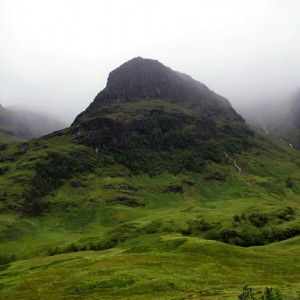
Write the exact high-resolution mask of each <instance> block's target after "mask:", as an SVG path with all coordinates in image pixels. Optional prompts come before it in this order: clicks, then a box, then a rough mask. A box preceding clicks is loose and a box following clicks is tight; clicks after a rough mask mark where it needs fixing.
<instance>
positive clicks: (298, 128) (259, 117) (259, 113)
mask: <svg viewBox="0 0 300 300" xmlns="http://www.w3.org/2000/svg"><path fill="white" fill-rule="evenodd" d="M242 115H243V116H244V117H245V119H246V121H247V123H249V124H250V125H252V126H254V127H256V128H257V129H259V130H260V131H262V132H264V133H265V134H269V135H271V136H274V137H277V138H278V139H279V140H281V141H282V142H284V143H286V144H288V145H290V146H293V147H296V148H300V89H298V90H296V91H295V92H294V93H293V94H292V95H291V96H290V97H288V98H287V99H286V100H284V101H281V102H278V103H275V104H272V105H270V104H262V105H260V106H257V107H252V108H251V109H248V110H245V111H244V112H242Z"/></svg>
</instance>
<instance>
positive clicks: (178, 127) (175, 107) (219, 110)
mask: <svg viewBox="0 0 300 300" xmlns="http://www.w3.org/2000/svg"><path fill="white" fill-rule="evenodd" d="M225 125H226V126H227V127H228V128H229V131H232V130H233V128H234V127H240V128H242V131H243V130H246V131H247V130H248V129H247V128H246V127H245V124H244V121H243V119H242V118H241V117H240V116H239V115H238V114H237V113H236V112H235V111H234V110H233V108H232V107H231V105H230V103H229V101H228V100H227V99H225V98H223V97H221V96H219V95H217V94H216V93H214V92H213V91H211V90H209V89H208V88H207V87H206V86H205V85H203V84H202V83H200V82H198V81H195V80H193V79H192V78H191V77H190V76H188V75H185V74H182V73H179V72H176V71H173V70H171V69H170V68H168V67H166V66H164V65H163V64H161V63H160V62H158V61H156V60H151V59H143V58H141V57H137V58H134V59H132V60H130V61H128V62H126V63H124V64H123V65H121V66H120V67H119V68H117V69H115V70H114V71H112V72H111V73H110V74H109V77H108V81H107V86H106V88H105V89H104V90H103V91H101V92H100V93H99V94H98V95H97V96H96V98H95V99H94V101H93V102H92V103H91V104H90V106H89V107H88V108H87V109H86V110H85V111H84V112H82V113H81V114H80V115H79V116H78V117H77V118H76V119H75V121H74V123H73V124H72V128H73V129H72V131H73V137H74V141H76V142H81V143H84V144H86V145H88V146H91V147H93V148H95V149H96V148H101V147H106V148H116V147H117V148H123V149H124V148H125V149H126V148H132V147H139V146H143V147H145V146H146V147H151V148H161V149H169V148H183V147H190V146H193V147H194V146H199V145H202V144H203V143H204V142H205V141H208V140H210V139H215V138H218V135H219V134H221V133H222V131H224V132H226V131H228V128H227V129H226V128H225V127H226V126H225ZM224 126H225V127H224ZM245 134H246V135H247V134H249V130H248V132H246V133H245Z"/></svg>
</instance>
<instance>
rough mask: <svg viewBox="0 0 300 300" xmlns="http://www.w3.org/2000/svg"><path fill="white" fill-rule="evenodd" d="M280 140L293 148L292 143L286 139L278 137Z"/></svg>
mask: <svg viewBox="0 0 300 300" xmlns="http://www.w3.org/2000/svg"><path fill="white" fill-rule="evenodd" d="M280 140H281V141H282V142H283V143H285V144H288V145H289V146H290V147H291V148H293V145H292V144H291V143H289V142H287V141H285V140H284V139H283V138H280Z"/></svg>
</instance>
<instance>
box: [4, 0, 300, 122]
mask: <svg viewBox="0 0 300 300" xmlns="http://www.w3.org/2000/svg"><path fill="white" fill-rule="evenodd" d="M299 14H300V1H299V0H273V1H264V0H251V1H246V0H245V1H243V0H236V1H233V0H223V1H222V0H219V1H217V0H207V1H204V0H203V1H202V0H195V1H193V0H185V1H179V0H159V1H156V0H151V1H149V0H147V1H144V0H127V1H124V0H123V1H122V0H119V1H117V0H106V1H105V0H103V1H101V0H98V1H96V0H95V1H93V0H26V1H23V0H19V1H18V0H0V41H1V47H0V103H2V104H3V105H4V106H9V105H21V106H23V107H27V108H31V109H34V110H37V111H47V112H48V113H50V114H52V115H54V116H56V117H57V118H59V119H65V120H67V121H68V122H71V121H72V120H73V119H74V117H75V116H76V115H77V114H78V113H80V112H81V111H82V110H84V109H85V108H86V107H87V106H88V104H89V103H90V102H91V101H92V100H93V98H94V97H95V96H96V94H97V93H98V92H99V91H100V90H102V89H103V88H104V87H105V84H106V79H107V76H108V73H109V72H110V71H111V70H113V69H114V68H116V67H118V66H119V65H120V64H122V63H123V62H125V61H128V60H129V59H131V58H133V57H135V56H142V57H145V58H153V59H158V60H159V61H161V62H162V63H164V64H165V65H167V66H169V67H171V68H172V69H174V70H178V71H180V72H184V73H187V74H189V75H191V76H192V77H193V78H194V79H196V80H199V81H201V82H202V83H204V84H206V85H207V86H208V87H209V88H210V89H212V90H214V91H215V92H217V93H219V94H221V95H223V96H225V97H226V98H228V99H229V100H230V102H231V103H232V104H233V106H234V107H235V108H237V109H238V108H239V107H240V106H241V105H242V104H245V105H248V104H249V105H250V104H251V105H252V104H253V103H257V102H259V101H263V102H264V101H275V100H276V101H277V100H280V99H284V98H286V97H287V96H288V95H289V94H291V93H292V92H293V90H295V89H296V88H299V87H300V17H299V16H300V15H299Z"/></svg>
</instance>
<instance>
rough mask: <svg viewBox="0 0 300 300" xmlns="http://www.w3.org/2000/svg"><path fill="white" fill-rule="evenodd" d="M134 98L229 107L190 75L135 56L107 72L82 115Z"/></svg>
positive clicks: (92, 113) (226, 101)
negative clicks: (104, 81) (99, 88)
mask: <svg viewBox="0 0 300 300" xmlns="http://www.w3.org/2000/svg"><path fill="white" fill-rule="evenodd" d="M137 99H144V100H151V99H169V100H173V101H177V102H184V103H185V102H187V101H196V102H197V103H198V104H201V103H202V104H203V105H204V106H205V105H208V106H215V107H216V108H218V107H219V108H220V107H222V108H221V109H223V107H225V108H226V109H231V105H230V103H229V101H228V100H227V99H225V98H223V97H221V96H219V95H217V94H216V93H214V92H213V91H211V90H210V89H208V88H207V87H206V86H205V85H204V84H202V83H200V82H198V81H196V80H194V79H192V78H191V77H190V76H189V75H186V74H184V73H180V72H177V71H174V70H172V69H171V68H169V67H166V66H165V65H163V64H162V63H160V62H159V61H157V60H153V59H144V58H142V57H136V58H133V59H131V60H129V61H128V62H126V63H124V64H122V65H121V66H120V67H118V68H116V69H115V70H113V71H112V72H110V74H109V76H108V80H107V85H106V87H105V89H104V90H103V91H101V92H100V93H99V94H98V95H97V96H96V97H95V99H94V101H93V102H92V103H91V104H90V106H89V107H88V108H87V109H86V111H85V112H83V113H82V114H80V115H79V116H78V117H77V118H76V120H75V122H74V124H76V123H78V121H79V120H80V119H81V117H82V116H87V115H95V114H97V112H99V111H100V110H101V109H102V108H103V107H107V106H109V105H113V104H119V103H123V102H126V101H132V100H137Z"/></svg>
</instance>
